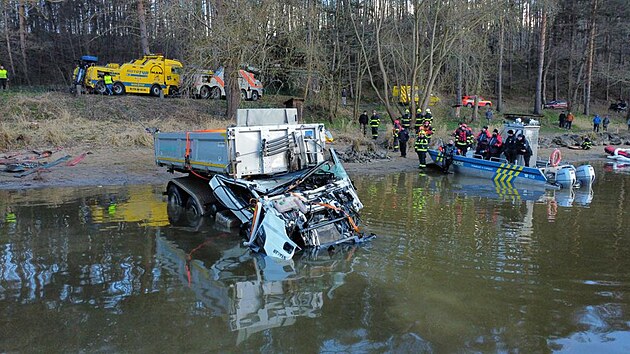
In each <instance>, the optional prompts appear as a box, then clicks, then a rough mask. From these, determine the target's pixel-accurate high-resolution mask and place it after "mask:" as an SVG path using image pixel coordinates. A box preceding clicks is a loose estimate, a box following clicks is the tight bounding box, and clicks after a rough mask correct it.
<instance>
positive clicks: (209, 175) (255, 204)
mask: <svg viewBox="0 0 630 354" xmlns="http://www.w3.org/2000/svg"><path fill="white" fill-rule="evenodd" d="M325 135H326V133H325V129H324V125H323V124H317V123H313V124H299V123H298V122H297V110H296V109H294V108H288V109H242V110H239V111H238V114H237V124H236V126H234V127H229V128H227V129H226V130H211V131H198V132H179V133H163V132H159V133H157V134H156V135H155V158H156V163H157V164H158V165H159V166H165V167H167V168H168V169H169V170H170V171H178V172H184V173H188V176H186V177H180V178H175V179H173V180H171V181H170V182H169V183H168V186H167V192H166V194H167V195H168V200H169V203H170V204H176V205H180V206H182V207H186V209H188V210H189V211H190V212H192V213H195V214H198V215H207V214H216V213H217V212H218V211H220V210H222V209H223V210H225V209H226V210H229V211H230V212H231V214H232V215H233V216H234V217H235V218H237V219H238V220H239V221H240V224H241V225H243V226H244V227H246V237H247V241H246V242H245V245H247V246H248V247H250V248H251V249H252V250H253V251H255V252H264V253H265V254H267V255H269V256H272V257H276V258H281V259H291V258H292V257H293V255H294V254H295V252H296V251H298V250H301V249H305V248H328V247H331V246H334V245H336V244H340V243H359V242H363V241H365V240H367V239H371V238H372V237H373V235H366V234H365V233H364V232H362V231H361V230H360V228H359V225H360V219H359V215H358V212H359V210H361V209H362V208H363V204H361V201H360V200H359V197H358V195H357V193H356V190H355V189H354V186H353V184H352V182H351V181H350V178H349V176H348V174H347V173H346V171H345V169H344V168H343V166H342V164H341V162H340V160H339V158H338V157H337V154H336V153H335V150H334V149H328V150H326V149H325V143H326V136H325ZM222 215H223V216H224V214H222Z"/></svg>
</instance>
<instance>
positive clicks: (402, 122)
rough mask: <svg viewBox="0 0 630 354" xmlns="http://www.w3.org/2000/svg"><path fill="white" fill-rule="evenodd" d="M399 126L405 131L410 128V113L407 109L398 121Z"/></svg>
mask: <svg viewBox="0 0 630 354" xmlns="http://www.w3.org/2000/svg"><path fill="white" fill-rule="evenodd" d="M400 125H401V126H402V127H403V128H405V129H409V128H411V113H409V110H408V109H406V110H405V114H403V116H402V118H401V119H400Z"/></svg>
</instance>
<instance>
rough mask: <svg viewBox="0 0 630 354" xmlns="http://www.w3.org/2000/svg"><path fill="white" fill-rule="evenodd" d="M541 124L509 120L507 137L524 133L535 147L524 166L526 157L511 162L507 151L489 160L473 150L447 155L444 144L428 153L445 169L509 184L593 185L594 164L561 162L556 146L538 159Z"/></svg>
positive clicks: (504, 132)
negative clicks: (576, 164) (544, 158)
mask: <svg viewBox="0 0 630 354" xmlns="http://www.w3.org/2000/svg"><path fill="white" fill-rule="evenodd" d="M539 129H540V125H539V124H538V122H537V121H535V120H533V119H532V120H530V121H529V122H528V123H527V124H524V123H521V122H520V121H518V120H517V121H516V122H513V123H512V122H509V123H505V124H504V127H503V130H502V131H501V135H502V138H503V141H505V139H506V137H507V131H508V130H513V131H514V135H515V136H518V135H519V134H523V135H524V136H525V138H526V139H527V141H529V142H530V146H531V148H532V156H531V161H535V165H534V166H531V167H528V166H524V164H523V161H522V158H519V159H518V160H517V161H516V163H514V164H511V163H509V162H508V161H507V159H506V158H505V156H504V155H501V157H499V158H491V159H490V160H485V159H484V158H483V156H481V155H475V154H474V153H473V151H469V153H467V154H466V156H462V155H452V156H446V155H445V154H444V152H443V151H442V149H441V148H437V149H436V148H434V149H429V150H428V153H429V156H430V157H431V159H432V160H433V162H434V164H435V165H437V166H439V167H440V168H442V169H443V170H451V169H452V171H453V172H454V173H456V174H462V175H467V176H473V177H480V178H486V179H491V180H493V181H494V182H497V183H499V184H506V185H508V186H512V185H514V186H518V185H538V186H543V187H545V188H547V189H559V188H577V187H580V186H582V185H591V184H592V183H593V182H594V181H595V170H594V169H593V167H592V166H591V165H588V164H587V165H581V166H578V167H575V166H574V165H572V164H561V159H562V157H561V154H560V150H558V149H556V150H555V151H554V152H553V153H552V155H551V157H550V158H549V160H548V161H538V159H537V158H538V131H539Z"/></svg>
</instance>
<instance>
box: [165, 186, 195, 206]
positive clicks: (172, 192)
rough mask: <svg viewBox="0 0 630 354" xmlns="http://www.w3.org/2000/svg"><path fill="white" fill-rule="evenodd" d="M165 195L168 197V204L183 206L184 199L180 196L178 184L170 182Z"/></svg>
mask: <svg viewBox="0 0 630 354" xmlns="http://www.w3.org/2000/svg"><path fill="white" fill-rule="evenodd" d="M166 195H167V197H168V204H169V205H176V206H179V207H184V199H183V198H182V192H181V190H180V189H179V187H178V186H176V185H174V184H171V185H170V186H168V189H167V190H166ZM190 199H192V198H190Z"/></svg>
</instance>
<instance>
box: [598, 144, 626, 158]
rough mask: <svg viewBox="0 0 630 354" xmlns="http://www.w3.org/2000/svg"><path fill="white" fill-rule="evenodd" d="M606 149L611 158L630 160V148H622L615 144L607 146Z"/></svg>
mask: <svg viewBox="0 0 630 354" xmlns="http://www.w3.org/2000/svg"><path fill="white" fill-rule="evenodd" d="M604 151H605V152H606V153H607V154H608V156H606V157H608V158H609V159H613V160H617V161H619V162H630V149H621V148H618V147H615V146H610V145H608V146H606V147H604Z"/></svg>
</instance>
